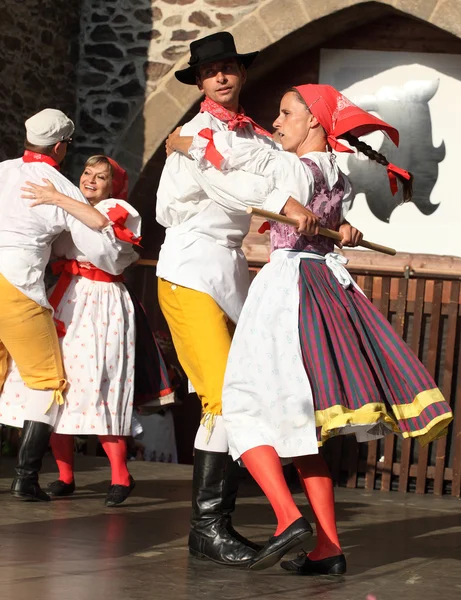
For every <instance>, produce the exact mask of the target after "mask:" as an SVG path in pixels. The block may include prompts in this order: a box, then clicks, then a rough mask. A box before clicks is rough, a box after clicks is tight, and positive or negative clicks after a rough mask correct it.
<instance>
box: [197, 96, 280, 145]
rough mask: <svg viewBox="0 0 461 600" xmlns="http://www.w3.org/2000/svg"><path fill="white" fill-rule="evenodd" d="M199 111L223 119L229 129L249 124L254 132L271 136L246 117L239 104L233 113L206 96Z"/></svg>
mask: <svg viewBox="0 0 461 600" xmlns="http://www.w3.org/2000/svg"><path fill="white" fill-rule="evenodd" d="M200 112H209V113H210V115H213V117H216V118H217V119H219V120H220V121H224V123H227V127H228V128H229V131H235V130H236V129H243V127H246V126H247V125H251V126H252V127H253V129H254V131H255V133H259V134H260V135H267V136H268V137H272V135H271V134H270V133H269V132H268V131H266V130H265V129H264V128H263V127H261V125H258V124H257V123H256V122H255V121H253V119H251V118H250V117H248V116H247V115H246V114H245V111H244V110H243V108H242V107H241V106H239V110H238V112H237V113H236V114H235V115H233V114H232V113H231V112H230V111H228V110H227V108H224V106H221V104H218V103H217V102H215V101H214V100H211V98H208V97H206V98H205V100H204V101H203V102H202V104H201V105H200Z"/></svg>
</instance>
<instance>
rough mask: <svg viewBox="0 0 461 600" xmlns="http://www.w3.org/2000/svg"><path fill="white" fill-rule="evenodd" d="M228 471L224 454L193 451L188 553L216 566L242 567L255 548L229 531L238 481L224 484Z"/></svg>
mask: <svg viewBox="0 0 461 600" xmlns="http://www.w3.org/2000/svg"><path fill="white" fill-rule="evenodd" d="M228 471H229V457H228V454H227V453H226V452H209V451H205V450H197V449H196V450H195V458H194V476H193V496H192V519H191V531H190V534H189V551H190V553H191V555H192V556H195V557H197V558H204V559H208V560H211V561H213V562H215V563H218V564H222V565H233V566H242V567H246V566H248V565H249V564H250V562H251V560H252V558H253V557H254V556H255V554H256V550H255V548H257V546H256V545H255V546H254V547H253V548H252V547H250V546H249V545H248V544H250V543H251V542H248V540H245V538H243V536H240V535H239V534H237V532H236V531H235V530H234V529H233V528H232V525H231V517H230V513H231V512H232V510H233V509H234V507H235V497H236V494H237V487H238V478H237V479H235V476H234V478H233V477H231V478H230V479H229V480H227V475H228ZM245 542H246V543H245Z"/></svg>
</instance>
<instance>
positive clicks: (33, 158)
mask: <svg viewBox="0 0 461 600" xmlns="http://www.w3.org/2000/svg"><path fill="white" fill-rule="evenodd" d="M22 160H23V161H24V162H25V163H32V162H42V163H46V164H47V165H50V166H51V167H53V168H54V169H56V170H57V171H59V170H60V169H61V167H60V166H59V165H58V163H57V162H56V161H55V160H54V158H51V156H48V155H47V154H40V152H32V150H24V154H23V157H22Z"/></svg>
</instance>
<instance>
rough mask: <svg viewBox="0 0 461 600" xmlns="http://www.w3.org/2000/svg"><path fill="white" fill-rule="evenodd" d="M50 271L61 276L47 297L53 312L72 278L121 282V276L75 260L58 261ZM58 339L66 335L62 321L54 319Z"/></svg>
mask: <svg viewBox="0 0 461 600" xmlns="http://www.w3.org/2000/svg"><path fill="white" fill-rule="evenodd" d="M51 269H52V271H53V273H54V274H55V275H58V274H59V273H60V274H61V276H60V277H59V279H58V283H57V284H56V287H55V288H54V290H53V293H52V294H51V296H50V297H49V299H48V301H49V303H50V304H51V306H52V307H53V308H54V310H56V309H57V307H58V306H59V304H60V302H61V300H62V298H63V296H64V294H65V292H66V290H67V288H68V287H69V285H70V282H71V281H72V277H74V276H75V275H80V276H81V277H85V279H91V281H104V282H106V283H113V282H115V281H123V275H112V274H111V273H107V272H106V271H103V270H102V269H98V268H97V267H95V266H93V265H92V264H91V263H79V262H78V261H77V260H73V259H72V260H67V259H63V260H58V261H56V262H55V263H53V264H52V265H51ZM54 322H55V324H56V329H57V332H58V337H64V335H65V333H66V327H65V325H64V323H63V322H62V321H60V320H59V319H57V318H56V317H55V318H54Z"/></svg>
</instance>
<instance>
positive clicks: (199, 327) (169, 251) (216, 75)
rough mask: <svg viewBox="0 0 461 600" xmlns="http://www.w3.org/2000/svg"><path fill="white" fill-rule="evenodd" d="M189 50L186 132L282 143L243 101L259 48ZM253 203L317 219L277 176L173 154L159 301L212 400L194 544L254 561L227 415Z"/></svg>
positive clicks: (203, 440)
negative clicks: (194, 106)
mask: <svg viewBox="0 0 461 600" xmlns="http://www.w3.org/2000/svg"><path fill="white" fill-rule="evenodd" d="M190 50H191V58H190V61H189V67H188V68H186V69H183V70H181V71H176V73H175V76H176V78H177V79H178V80H179V81H181V82H182V83H185V84H187V85H197V86H198V88H199V89H200V91H201V92H203V93H204V94H205V100H204V101H203V102H202V104H201V108H200V112H199V114H197V115H196V116H195V117H194V118H193V119H192V120H191V121H189V122H188V123H186V124H185V125H184V126H183V128H182V131H181V134H182V135H184V136H193V135H195V134H198V135H199V137H200V139H201V140H203V145H204V147H206V153H207V157H210V156H211V157H212V158H213V156H215V157H216V149H215V148H214V146H213V143H212V133H213V132H216V131H223V130H224V131H227V130H234V131H236V134H237V139H242V140H249V139H251V140H254V142H255V143H257V144H263V145H268V146H269V147H272V148H273V147H275V145H274V142H273V141H272V139H271V137H270V134H269V133H268V132H267V131H265V130H264V129H263V128H262V127H260V126H258V125H257V124H256V123H255V122H254V121H253V120H251V119H250V118H249V117H247V116H246V115H245V114H244V112H243V110H242V108H241V107H240V104H239V95H240V90H241V88H242V86H243V84H244V83H245V81H246V69H247V68H248V67H249V66H250V65H251V64H252V62H253V61H254V59H255V58H256V56H257V54H258V53H257V52H252V53H249V54H238V52H237V50H236V48H235V44H234V39H233V37H232V35H231V34H230V33H227V32H221V33H217V34H213V35H210V36H208V37H205V38H203V39H201V40H197V41H195V42H192V43H191V45H190ZM190 152H191V153H192V154H193V152H194V148H191V150H190ZM248 204H251V205H253V206H259V207H261V208H264V209H266V210H271V211H273V212H282V211H283V212H285V214H289V216H290V217H293V218H298V219H299V220H300V221H301V222H302V223H303V225H304V228H305V229H306V231H307V230H309V227H311V228H314V229H315V226H316V225H315V223H316V222H315V219H314V220H312V214H311V213H310V212H309V211H307V210H306V209H305V208H304V207H303V206H301V205H300V204H298V203H297V202H296V201H295V200H293V199H291V198H289V197H288V194H287V193H284V192H283V191H281V190H279V189H278V188H277V187H276V184H275V181H273V180H271V179H265V178H263V177H259V176H257V175H252V174H249V173H245V172H243V171H234V172H228V173H226V174H225V175H224V174H223V173H221V172H220V171H219V170H217V169H213V168H207V166H206V165H201V164H199V163H197V162H196V161H193V160H190V159H189V158H187V157H186V156H184V155H182V154H179V153H173V154H172V155H171V156H170V157H169V158H168V159H167V162H166V164H165V168H164V170H163V173H162V178H161V181H160V185H159V188H158V192H157V220H158V222H159V223H160V224H161V225H163V226H164V227H166V228H167V231H166V237H165V242H164V244H163V245H162V248H161V250H160V256H159V262H158V266H157V275H158V277H159V280H158V290H159V303H160V307H161V309H162V312H163V314H164V316H165V318H166V320H167V322H168V325H169V328H170V331H171V334H172V338H173V342H174V345H175V348H176V352H177V354H178V358H179V360H180V362H181V364H182V366H183V368H184V370H185V372H186V374H187V376H188V377H189V380H190V381H191V383H192V385H193V387H194V389H195V391H196V392H197V394H198V396H199V397H200V400H201V402H202V406H203V418H202V421H201V424H200V427H199V430H198V432H197V436H196V439H195V458H194V474H193V509H192V520H191V532H190V536H189V550H190V553H191V554H192V555H193V556H196V557H199V558H206V559H209V560H212V561H214V562H216V563H219V564H225V565H234V566H235V565H237V566H248V565H249V564H250V563H251V560H252V558H253V557H254V555H255V553H256V551H257V550H258V549H259V548H258V546H256V545H255V544H253V543H251V542H249V541H248V540H246V539H245V538H243V537H242V536H241V535H239V534H238V533H237V532H236V531H235V530H234V529H233V527H232V524H231V513H232V512H233V510H234V508H235V500H236V495H237V489H238V483H239V476H240V473H239V471H240V467H238V466H237V465H236V464H234V463H233V462H232V461H231V460H230V458H229V456H228V441H227V434H226V431H225V429H224V426H223V422H222V416H221V415H222V401H221V394H222V385H223V380H224V373H225V369H226V363H227V355H228V352H229V348H230V344H231V333H230V331H229V327H232V323H235V322H237V319H238V317H239V314H240V311H241V309H242V306H243V302H244V300H245V298H246V295H247V291H248V286H249V277H248V265H247V262H246V259H245V256H244V254H243V252H242V249H241V246H242V242H243V239H244V237H245V236H246V234H247V233H248V230H249V227H250V217H249V215H247V214H246V213H245V207H246V206H247V205H248Z"/></svg>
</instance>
